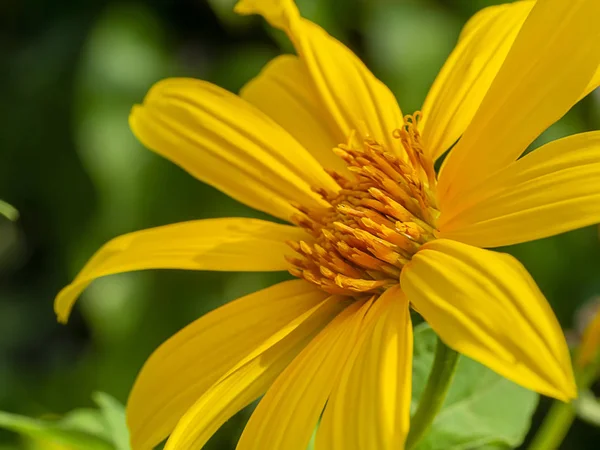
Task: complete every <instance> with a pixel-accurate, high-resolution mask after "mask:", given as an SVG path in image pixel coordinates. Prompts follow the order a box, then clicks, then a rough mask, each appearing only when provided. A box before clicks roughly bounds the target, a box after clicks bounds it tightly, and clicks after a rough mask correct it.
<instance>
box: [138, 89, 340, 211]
mask: <svg viewBox="0 0 600 450" xmlns="http://www.w3.org/2000/svg"><path fill="white" fill-rule="evenodd" d="M130 125H131V129H132V130H133V132H134V133H135V135H136V136H137V137H138V139H139V140H140V141H141V142H142V143H143V144H144V145H146V146H147V147H148V148H150V149H151V150H153V151H155V152H157V153H158V154H160V155H162V156H164V157H165V158H168V159H170V160H171V161H173V162H174V163H176V164H177V165H179V166H181V167H182V168H183V169H185V170H187V171H188V172H189V173H190V174H192V175H193V176H195V177H196V178H198V179H200V180H202V181H204V182H206V183H209V184H211V185H213V186H215V187H217V188H218V189H221V190H222V191H223V192H225V193H227V194H228V195H230V196H232V197H234V198H235V199H237V200H239V201H241V202H243V203H245V204H247V205H249V206H252V207H253V208H256V209H259V210H261V211H265V212H267V213H269V214H272V215H274V216H277V217H280V218H282V219H285V220H289V217H290V215H291V214H293V213H294V212H295V210H294V208H292V206H290V204H289V203H290V201H294V202H298V203H300V204H302V205H306V206H317V205H319V199H318V196H317V195H316V194H314V193H313V192H312V191H311V189H310V188H311V186H316V187H319V186H320V187H323V188H326V189H329V190H336V189H338V187H337V185H336V184H335V182H334V181H333V180H332V179H331V177H330V176H329V175H327V174H326V173H325V171H324V170H323V168H322V167H321V165H320V164H319V163H318V162H317V161H316V160H315V159H314V158H313V157H312V156H311V155H310V153H308V152H307V151H306V150H305V149H304V148H302V146H301V145H300V144H298V142H297V141H296V140H295V139H294V138H292V137H291V136H290V135H289V134H288V133H287V132H286V131H285V130H283V129H282V128H281V127H280V126H279V125H277V124H276V123H275V122H274V121H273V120H272V119H270V118H269V117H268V116H266V115H265V114H264V113H262V112H261V111H259V110H258V109H257V108H255V107H253V106H252V105H250V104H249V103H248V102H246V101H244V100H242V99H241V98H239V97H238V96H236V95H234V94H232V93H230V92H227V91H225V90H224V89H221V88H219V87H218V86H215V85H213V84H210V83H207V82H205V81H200V80H193V79H185V78H173V79H167V80H163V81H161V82H159V83H157V84H155V85H154V87H153V88H152V89H151V90H150V92H148V95H147V96H146V98H145V99H144V103H143V105H138V106H136V107H134V108H133V110H132V112H131V116H130Z"/></svg>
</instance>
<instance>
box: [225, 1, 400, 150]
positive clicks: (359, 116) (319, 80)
mask: <svg viewBox="0 0 600 450" xmlns="http://www.w3.org/2000/svg"><path fill="white" fill-rule="evenodd" d="M235 11H236V12H238V13H240V14H261V15H262V16H263V17H264V18H265V19H267V20H268V21H269V22H270V23H271V25H273V26H274V27H276V28H280V29H282V30H284V31H285V32H286V33H287V35H288V36H289V38H290V40H291V41H292V43H293V44H294V47H295V48H296V51H297V52H298V55H299V56H300V58H301V60H302V62H303V63H304V64H305V65H306V68H307V69H308V73H309V74H310V78H311V80H312V83H313V86H314V88H315V90H316V92H317V93H318V96H319V98H320V100H321V104H322V105H323V107H324V109H325V111H326V113H327V115H326V118H327V119H328V122H329V125H330V127H331V129H332V130H337V135H338V136H342V137H343V138H344V139H343V141H346V137H347V136H349V134H350V132H351V131H356V132H357V133H358V136H359V137H361V138H365V137H367V136H371V137H372V138H374V139H376V140H377V141H379V142H380V143H382V144H384V145H387V146H388V148H390V149H392V151H400V148H401V145H400V143H399V141H398V140H396V139H393V138H392V131H393V130H394V129H396V128H399V127H401V126H402V124H403V118H402V112H401V111H400V108H399V107H398V103H397V101H396V99H395V97H394V95H393V94H392V93H391V91H390V90H389V89H388V88H387V87H386V86H385V85H384V84H383V83H382V82H381V81H379V80H378V79H377V78H375V76H374V75H373V74H372V73H371V72H370V71H369V69H367V67H366V66H365V65H364V64H363V63H362V61H360V59H359V58H358V57H357V56H356V55H355V54H354V53H352V51H351V50H349V49H348V48H347V47H346V46H345V45H343V44H342V43H341V42H339V41H337V40H336V39H334V38H332V37H331V36H329V35H328V34H327V32H325V31H324V30H323V29H322V28H321V27H319V26H317V25H315V24H314V23H312V22H310V21H308V20H306V19H303V18H302V17H300V14H299V12H298V8H296V5H295V4H294V2H293V1H292V0H241V1H240V2H239V3H238V4H237V5H236V7H235Z"/></svg>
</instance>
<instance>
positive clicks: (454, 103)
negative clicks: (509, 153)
mask: <svg viewBox="0 0 600 450" xmlns="http://www.w3.org/2000/svg"><path fill="white" fill-rule="evenodd" d="M533 3H534V2H532V1H522V2H515V3H509V4H506V5H497V6H491V7H489V8H485V9H482V10H481V11H480V12H478V13H477V14H475V15H474V16H473V17H472V18H471V19H470V20H469V21H468V22H467V24H466V25H465V28H464V29H463V32H462V34H461V37H460V40H459V42H458V44H457V45H456V47H455V49H454V51H453V52H452V53H451V54H450V56H449V57H448V60H447V61H446V63H445V64H444V67H442V70H441V71H440V73H439V75H438V76H437V78H436V80H435V81H434V83H433V85H432V86H431V89H430V91H429V94H428V95H427V98H426V99H425V103H424V104H423V119H422V120H421V122H420V123H419V125H420V128H421V130H422V139H423V147H424V150H425V151H426V152H428V153H429V154H430V155H431V157H432V158H433V159H434V160H435V159H436V158H438V157H439V156H441V155H442V153H444V152H445V151H446V150H448V149H449V148H450V146H452V144H454V143H455V142H456V141H457V140H458V138H459V137H460V136H461V135H462V134H463V132H464V131H465V129H466V128H467V126H468V124H469V122H470V121H471V119H472V118H473V116H474V115H475V112H476V111H477V108H478V107H479V105H480V104H481V100H482V99H483V97H484V96H485V94H486V92H487V91H488V88H489V87H490V84H491V83H492V81H493V80H494V77H495V76H496V74H497V73H498V69H500V66H501V65H502V63H503V62H504V59H505V58H506V55H507V53H508V51H509V49H510V47H511V46H512V44H513V42H514V40H515V38H516V36H517V33H518V32H519V30H520V29H521V26H522V25H523V22H524V21H525V19H526V18H527V15H528V14H529V12H530V11H531V8H532V7H533Z"/></svg>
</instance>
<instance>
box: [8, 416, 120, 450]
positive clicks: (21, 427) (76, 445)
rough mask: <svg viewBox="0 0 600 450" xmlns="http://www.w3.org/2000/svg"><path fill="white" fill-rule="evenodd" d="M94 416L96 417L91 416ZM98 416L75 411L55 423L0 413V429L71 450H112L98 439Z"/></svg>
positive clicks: (99, 432) (105, 441) (101, 439)
mask: <svg viewBox="0 0 600 450" xmlns="http://www.w3.org/2000/svg"><path fill="white" fill-rule="evenodd" d="M95 414H96V415H95ZM97 415H98V413H97V412H96V411H93V410H87V409H84V410H75V411H72V412H70V413H69V414H67V415H65V416H64V417H63V418H62V419H59V420H46V419H33V418H31V417H25V416H20V415H17V414H11V413H7V412H2V411H0V428H4V429H6V430H9V431H14V432H15V433H19V434H21V435H23V436H26V437H30V438H33V439H36V440H39V441H43V442H48V443H53V444H60V445H64V446H65V447H67V448H69V449H72V450H113V446H112V445H111V444H110V443H109V442H108V441H107V440H105V439H104V438H103V437H101V436H102V432H103V430H102V426H101V425H99V424H100V423H101V422H100V419H99V417H98V416H97Z"/></svg>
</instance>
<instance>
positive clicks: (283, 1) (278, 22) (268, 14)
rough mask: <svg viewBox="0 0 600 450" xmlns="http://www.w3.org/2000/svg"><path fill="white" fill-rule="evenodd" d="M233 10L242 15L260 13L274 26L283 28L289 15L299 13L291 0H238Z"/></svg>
mask: <svg viewBox="0 0 600 450" xmlns="http://www.w3.org/2000/svg"><path fill="white" fill-rule="evenodd" d="M233 10H234V11H235V12H236V13H237V14H240V15H244V16H246V15H251V14H260V15H261V16H263V17H264V18H265V19H266V20H267V22H269V23H270V24H271V25H272V26H274V27H275V28H285V27H286V26H287V23H288V20H289V17H290V15H294V16H298V15H299V13H298V8H297V7H296V4H295V3H294V2H293V0H240V1H239V2H238V3H237V4H236V5H235V6H234V8H233Z"/></svg>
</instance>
